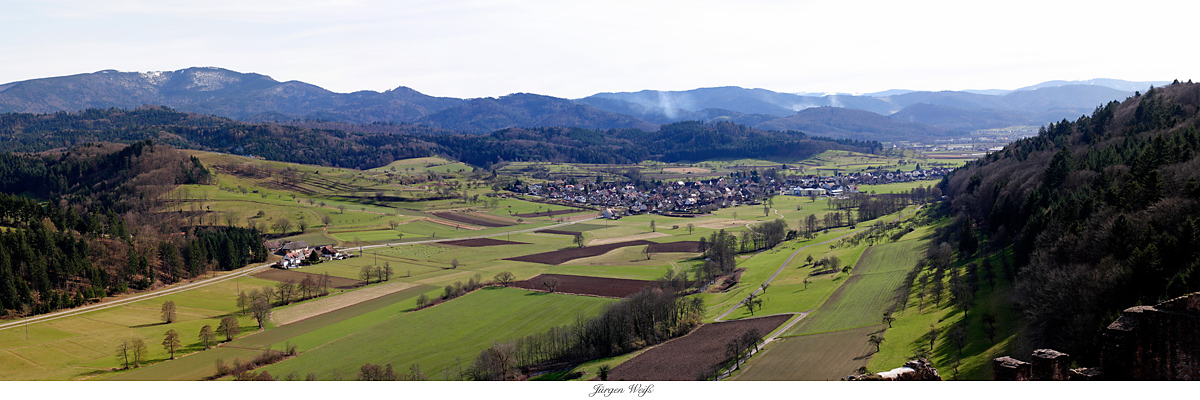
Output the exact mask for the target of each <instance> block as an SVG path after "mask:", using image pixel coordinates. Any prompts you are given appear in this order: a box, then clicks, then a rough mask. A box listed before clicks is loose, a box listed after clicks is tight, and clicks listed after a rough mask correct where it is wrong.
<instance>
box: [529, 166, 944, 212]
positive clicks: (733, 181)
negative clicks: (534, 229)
mask: <svg viewBox="0 0 1200 400" xmlns="http://www.w3.org/2000/svg"><path fill="white" fill-rule="evenodd" d="M918 168H919V166H918ZM950 171H952V169H950V168H940V167H933V168H927V169H916V170H913V171H873V172H871V171H868V172H855V173H846V174H842V173H839V174H836V175H833V176H817V175H786V176H785V175H775V174H772V175H774V177H767V176H766V174H763V175H762V176H760V175H758V174H757V173H756V172H757V171H755V173H753V174H747V175H748V176H746V177H733V176H730V177H721V178H715V179H708V180H698V181H664V182H661V183H658V184H656V185H653V187H651V188H648V189H639V187H638V186H637V185H634V184H632V183H628V182H601V183H594V182H575V183H567V182H565V181H562V180H557V181H551V182H546V183H536V184H535V183H526V184H517V185H514V187H513V188H512V189H513V191H514V192H516V193H520V194H525V195H529V196H535V197H540V198H543V199H545V200H548V201H549V202H552V203H557V204H564V205H574V206H588V207H597V208H599V209H601V210H602V212H603V213H604V215H603V217H605V218H619V217H621V216H623V215H637V214H646V213H649V214H667V215H671V216H682V217H688V216H694V215H696V214H703V213H708V212H712V211H714V210H717V209H721V208H726V207H732V206H736V205H742V204H748V205H757V204H761V202H762V201H764V200H765V199H766V198H767V197H769V196H771V195H789V196H808V197H833V198H842V197H847V196H850V195H853V194H855V193H858V192H859V186H860V185H882V184H889V183H901V182H912V181H924V180H937V179H941V178H942V177H943V176H945V175H946V174H948V173H950ZM930 184H931V185H932V184H933V183H932V182H931V183H930ZM642 187H643V188H644V187H645V185H642Z"/></svg>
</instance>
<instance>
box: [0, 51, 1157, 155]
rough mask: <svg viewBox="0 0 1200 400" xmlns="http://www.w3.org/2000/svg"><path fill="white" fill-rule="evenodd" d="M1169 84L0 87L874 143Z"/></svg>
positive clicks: (63, 97)
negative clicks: (562, 93) (686, 126)
mask: <svg viewBox="0 0 1200 400" xmlns="http://www.w3.org/2000/svg"><path fill="white" fill-rule="evenodd" d="M1166 83H1167V82H1128V81H1121V80H1114V79H1093V80H1089V81H1050V82H1044V83H1041V84H1038V85H1033V86H1029V87H1025V88H1020V89H1017V90H1012V91H1006V90H981V91H942V92H921V91H908V90H890V91H885V92H879V93H874V94H868V95H858V96H856V95H847V94H836V95H822V96H816V95H798V94H790V93H780V92H773V91H770V90H766V89H745V88H740V87H717V88H703V89H694V90H687V91H654V90H644V91H640V92H623V93H598V94H595V95H592V96H588V97H585V98H582V99H574V100H571V99H563V98H556V97H550V96H542V95H537V94H526V93H518V94H511V95H508V96H503V97H499V98H479V99H458V98H450V97H433V96H428V95H425V94H422V93H420V92H417V91H415V90H413V89H410V88H407V87H403V86H401V87H398V88H396V89H392V90H388V91H385V92H382V93H381V92H374V91H359V92H354V93H334V92H331V91H328V90H325V89H323V88H321V87H318V86H315V85H311V84H308V83H304V82H298V81H288V82H279V81H276V80H274V79H271V78H270V77H268V76H266V75H260V74H254V73H240V72H236V71H230V70H226V69H221V68H212V67H207V68H187V69H182V70H178V71H165V72H117V71H112V70H107V71H100V72H95V73H88V74H78V75H71V76H62V77H53V78H43V79H33V80H27V81H21V82H13V83H8V84H3V85H0V112H21V113H52V112H58V111H77V110H83V109H87V108H124V109H132V108H137V107H140V106H142V105H163V106H167V107H171V108H174V109H177V110H181V111H187V112H195V113H204V114H211V115H217V116H222V117H228V118H234V119H239V120H243V121H248V122H288V121H296V120H324V121H332V122H344V123H353V124H370V123H377V122H385V123H404V124H418V125H425V126H428V127H432V128H441V129H448V130H454V131H463V132H472V133H486V132H493V131H496V130H500V129H504V128H510V127H526V128H528V127H549V126H564V127H581V128H588V129H616V128H638V129H642V130H646V131H654V130H656V129H657V127H658V125H660V124H666V123H672V122H678V121H688V120H704V121H729V122H734V123H738V124H743V125H747V126H751V127H755V128H757V129H767V130H800V131H803V132H806V133H808V134H812V135H820V136H829V137H835V138H855V139H862V140H880V141H892V140H913V139H921V138H931V137H947V136H957V135H962V134H964V133H967V132H970V131H973V130H977V129H988V128H1001V127H1007V126H1014V125H1043V124H1046V123H1048V122H1053V121H1058V120H1062V119H1064V118H1065V119H1071V120H1073V119H1075V118H1077V117H1079V116H1080V115H1084V114H1089V113H1091V111H1093V110H1094V109H1095V108H1096V107H1097V106H1099V105H1101V104H1103V103H1106V102H1108V101H1112V100H1122V99H1124V98H1126V97H1129V96H1132V95H1133V91H1135V90H1145V89H1148V88H1149V87H1150V86H1151V85H1155V86H1162V85H1165V84H1166Z"/></svg>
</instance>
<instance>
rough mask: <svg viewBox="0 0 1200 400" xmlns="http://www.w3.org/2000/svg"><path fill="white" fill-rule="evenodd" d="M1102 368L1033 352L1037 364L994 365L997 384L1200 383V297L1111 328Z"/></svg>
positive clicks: (1136, 314) (1129, 316)
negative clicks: (1031, 381)
mask: <svg viewBox="0 0 1200 400" xmlns="http://www.w3.org/2000/svg"><path fill="white" fill-rule="evenodd" d="M1102 346H1103V347H1102V348H1101V352H1100V367H1099V368H1078V369H1073V370H1072V369H1069V365H1070V364H1071V362H1070V356H1069V355H1067V354H1065V353H1061V352H1058V351H1054V350H1049V349H1041V350H1036V351H1034V352H1033V355H1032V356H1033V357H1032V359H1033V362H1032V363H1027V362H1024V361H1020V360H1017V359H1014V358H1012V357H1007V356H1005V357H1000V358H997V359H995V360H993V361H992V374H993V375H992V377H993V379H995V380H1016V381H1024V380H1055V381H1057V380H1200V293H1193V294H1190V295H1187V296H1183V297H1178V298H1175V299H1172V300H1168V301H1165V302H1162V303H1159V304H1157V305H1154V306H1139V307H1132V308H1129V309H1126V310H1125V312H1124V315H1122V316H1121V318H1118V319H1117V320H1116V321H1113V323H1112V324H1110V325H1109V326H1108V328H1106V330H1105V332H1104V337H1103V344H1102Z"/></svg>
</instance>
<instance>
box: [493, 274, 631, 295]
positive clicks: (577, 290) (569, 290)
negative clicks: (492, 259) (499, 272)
mask: <svg viewBox="0 0 1200 400" xmlns="http://www.w3.org/2000/svg"><path fill="white" fill-rule="evenodd" d="M547 279H557V280H558V286H555V287H554V292H555V293H566V294H585V295H591V296H600V297H616V298H621V297H625V296H628V295H631V294H634V293H637V292H638V291H639V290H642V288H644V287H646V286H647V285H649V284H650V282H649V281H639V280H636V279H617V278H597V277H592V276H578V275H559V274H542V275H538V276H535V277H533V278H529V279H528V280H523V281H517V282H513V283H512V286H513V287H518V288H522V289H529V290H537V291H542V292H545V291H549V289H548V288H547V287H546V286H545V285H543V284H542V282H544V281H545V280H547Z"/></svg>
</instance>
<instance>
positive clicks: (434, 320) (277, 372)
mask: <svg viewBox="0 0 1200 400" xmlns="http://www.w3.org/2000/svg"><path fill="white" fill-rule="evenodd" d="M611 301H612V300H610V299H604V298H599V297H588V296H570V295H561V294H547V293H535V292H529V291H525V290H520V289H512V288H488V289H483V290H480V291H477V292H474V293H471V294H468V295H466V296H463V297H462V298H459V299H455V300H454V301H450V302H446V303H443V304H440V305H437V306H434V307H431V308H428V309H424V310H420V311H415V312H411V313H405V314H399V315H395V316H392V317H390V318H383V319H381V320H379V321H376V324H375V325H373V326H370V327H365V328H364V329H361V330H359V331H356V332H353V333H351V334H349V335H347V336H345V337H342V338H340V339H337V340H334V341H332V342H330V343H328V344H326V345H324V346H321V347H319V348H316V349H313V350H310V351H307V352H305V353H303V354H301V355H300V356H298V357H295V358H292V359H289V360H286V361H283V362H281V363H278V364H275V365H272V366H270V367H267V368H266V370H267V371H268V372H270V373H271V374H272V375H274V376H285V375H287V374H289V373H291V372H295V373H297V374H299V375H300V376H303V375H305V374H308V373H310V372H311V373H315V374H317V376H318V378H320V379H323V380H327V379H337V378H339V377H340V378H346V379H352V377H353V374H354V371H357V370H358V369H359V367H360V366H362V364H364V363H366V362H373V363H376V364H391V365H393V366H394V367H396V369H397V370H401V371H405V370H407V368H408V366H410V365H413V364H417V365H420V368H421V370H422V371H424V373H425V374H426V375H428V376H430V377H432V378H434V379H444V378H450V379H457V378H458V375H457V367H458V365H459V363H460V362H461V364H463V367H464V368H465V367H466V364H470V363H471V362H472V361H474V359H475V356H477V355H478V354H479V352H480V351H483V350H484V349H486V348H487V347H489V346H491V345H492V343H493V342H495V341H506V340H512V339H515V338H517V337H520V336H524V335H529V334H532V333H538V332H542V331H545V330H547V329H549V328H551V327H554V326H559V325H564V324H567V323H569V322H571V321H573V320H574V318H575V315H576V314H583V315H591V314H595V313H597V312H598V311H599V310H600V307H601V306H602V305H604V304H606V303H608V302H611Z"/></svg>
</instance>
